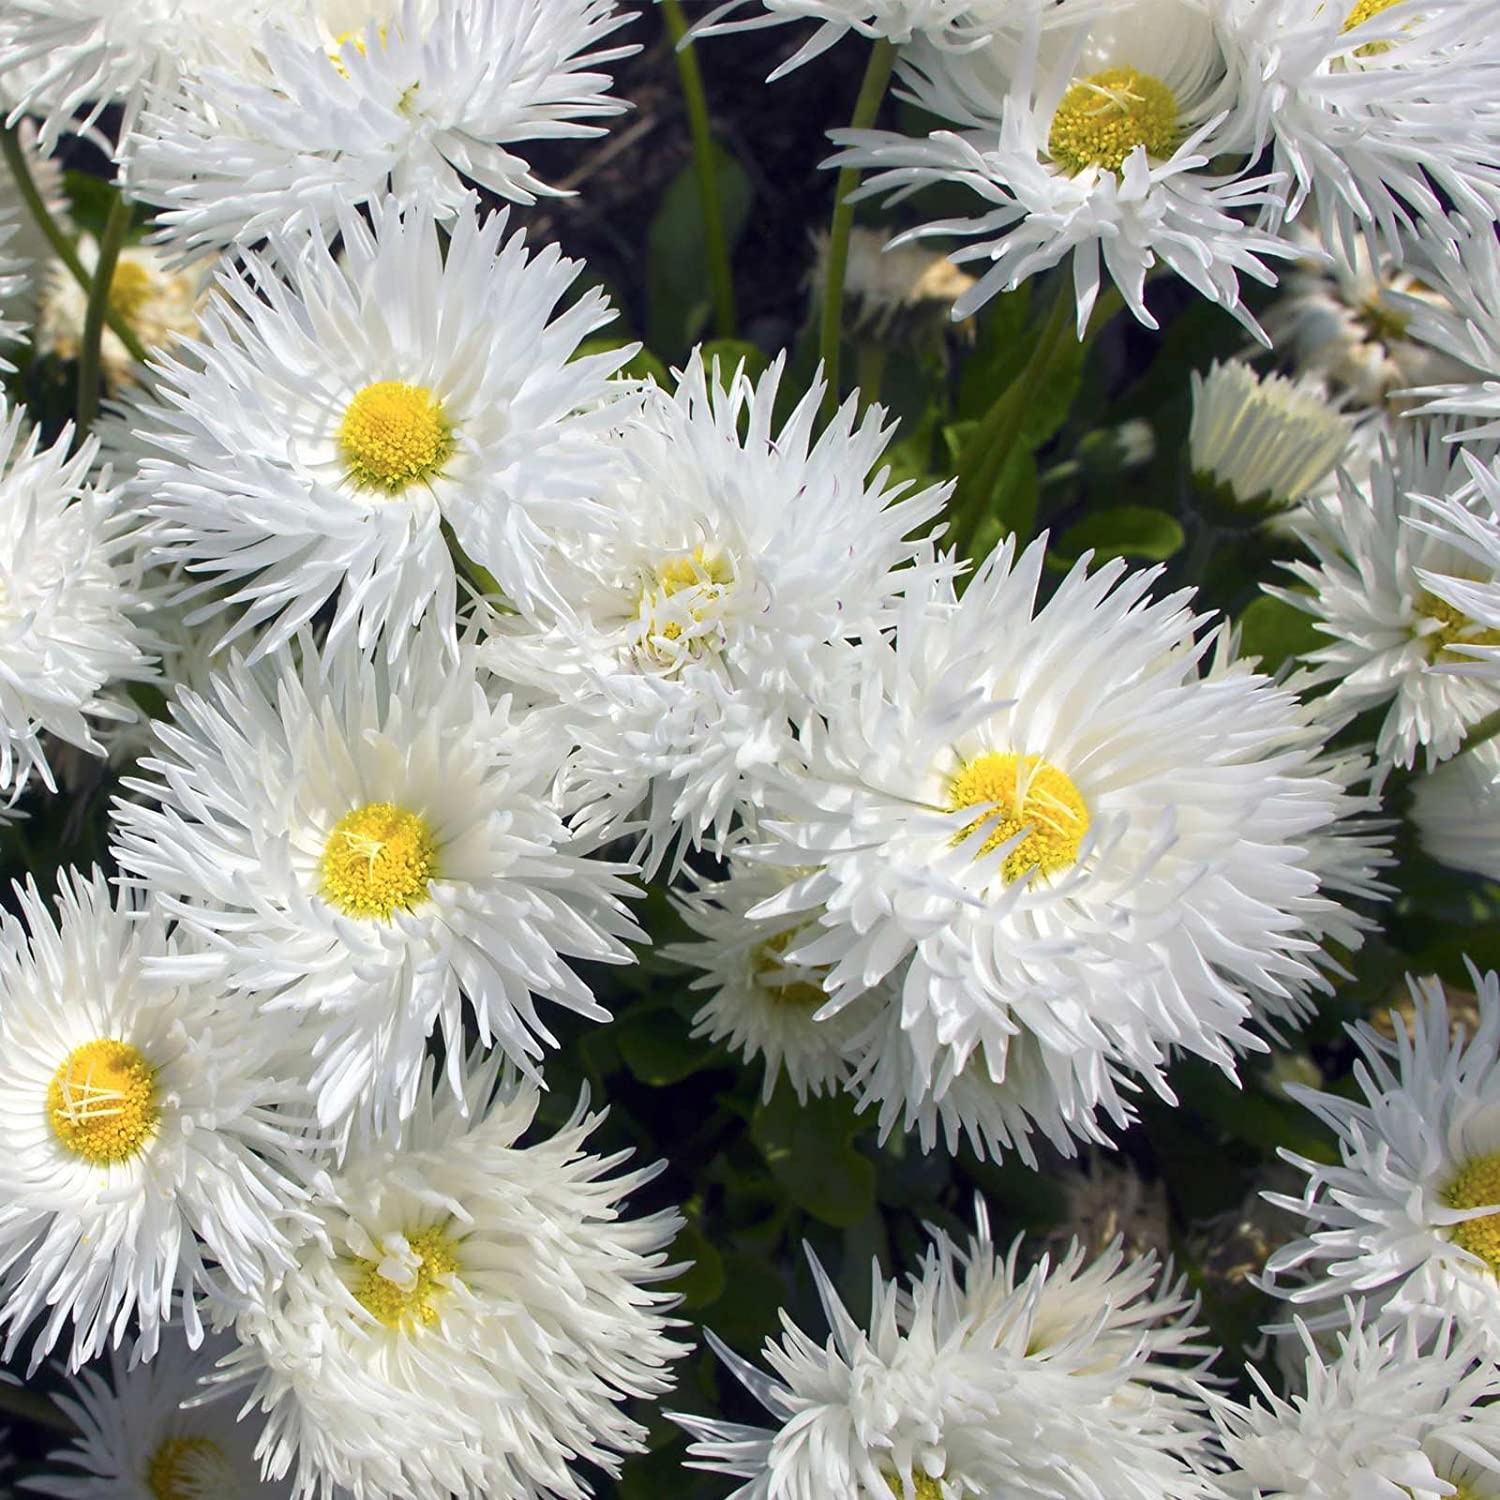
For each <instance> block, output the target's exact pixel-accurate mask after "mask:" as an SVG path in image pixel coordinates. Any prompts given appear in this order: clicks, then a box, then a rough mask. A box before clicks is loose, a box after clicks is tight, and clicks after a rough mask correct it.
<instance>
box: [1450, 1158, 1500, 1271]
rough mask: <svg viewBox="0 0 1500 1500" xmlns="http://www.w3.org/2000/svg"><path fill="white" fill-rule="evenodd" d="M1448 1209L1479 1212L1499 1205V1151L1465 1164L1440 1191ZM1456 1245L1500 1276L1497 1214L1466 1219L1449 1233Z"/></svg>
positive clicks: (1499, 1225) (1499, 1227)
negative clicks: (1466, 1209) (1477, 1210)
mask: <svg viewBox="0 0 1500 1500" xmlns="http://www.w3.org/2000/svg"><path fill="white" fill-rule="evenodd" d="M1443 1202H1444V1203H1446V1204H1447V1205H1448V1207H1449V1208H1482V1207H1484V1206H1485V1205H1486V1204H1488V1203H1500V1151H1491V1152H1490V1153H1489V1155H1488V1156H1476V1157H1475V1158H1474V1159H1473V1160H1472V1161H1468V1162H1465V1163H1464V1165H1463V1167H1462V1168H1461V1169H1460V1170H1459V1173H1458V1176H1457V1177H1455V1178H1454V1179H1453V1181H1452V1182H1450V1183H1449V1184H1448V1186H1447V1187H1446V1188H1444V1189H1443ZM1449 1233H1450V1235H1451V1236H1452V1239H1453V1243H1454V1244H1455V1245H1462V1246H1463V1248H1464V1249H1465V1250H1467V1251H1468V1252H1469V1253H1470V1254H1471V1255H1477V1256H1478V1257H1479V1258H1480V1260H1482V1261H1483V1262H1484V1263H1485V1264H1486V1265H1487V1266H1488V1267H1489V1268H1490V1270H1492V1271H1494V1272H1496V1273H1500V1212H1497V1213H1492V1214H1484V1215H1482V1216H1481V1217H1480V1218H1477V1219H1465V1220H1464V1221H1463V1223H1462V1224H1455V1225H1453V1226H1452V1228H1451V1229H1450V1230H1449Z"/></svg>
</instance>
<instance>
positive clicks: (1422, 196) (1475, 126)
mask: <svg viewBox="0 0 1500 1500" xmlns="http://www.w3.org/2000/svg"><path fill="white" fill-rule="evenodd" d="M1486 22H1487V18H1486V17H1485V16H1484V15H1483V13H1482V12H1479V11H1476V10H1475V9H1474V8H1473V6H1471V5H1470V4H1469V3H1468V0H1436V3H1434V4H1427V3H1425V0H1424V3H1422V4H1417V3H1416V0H1409V3H1403V0H1356V3H1354V4H1352V5H1349V4H1344V3H1339V4H1334V5H1329V4H1325V3H1324V0H1225V4H1224V5H1223V7H1222V35H1223V37H1224V40H1225V46H1226V48H1227V49H1228V50H1229V53H1230V56H1231V58H1232V62H1233V66H1234V67H1235V70H1236V72H1237V73H1238V74H1239V76H1240V78H1241V80H1242V88H1243V90H1244V98H1243V105H1242V110H1243V114H1244V116H1245V117H1246V118H1247V120H1248V121H1252V122H1253V127H1254V143H1255V146H1256V147H1257V148H1258V147H1260V146H1263V145H1265V144H1267V143H1270V144H1272V145H1273V146H1274V158H1273V162H1274V166H1275V169H1276V170H1277V171H1278V172H1279V173H1281V174H1283V175H1284V177H1285V178H1286V179H1287V180H1288V187H1287V190H1286V191H1283V192H1282V193H1280V194H1277V195H1272V196H1268V197H1267V198H1266V199H1265V200H1264V214H1265V217H1266V219H1267V221H1268V222H1269V223H1270V224H1271V225H1273V226H1279V225H1280V224H1281V223H1282V222H1283V220H1285V219H1292V218H1295V217H1296V216H1297V215H1298V213H1299V212H1300V211H1301V210H1302V208H1303V206H1304V204H1305V203H1306V201H1307V199H1308V198H1309V196H1312V198H1313V207H1314V209H1315V211H1316V212H1317V214H1318V219H1319V228H1320V231H1321V234H1322V237H1323V239H1324V241H1325V242H1326V243H1328V244H1329V245H1339V246H1341V247H1352V245H1353V242H1354V240H1355V239H1356V237H1357V236H1358V235H1360V234H1366V235H1368V236H1369V237H1371V238H1372V239H1375V240H1378V241H1379V243H1380V245H1381V247H1382V248H1383V249H1384V250H1386V251H1389V252H1391V253H1399V251H1400V247H1401V242H1402V237H1403V236H1404V235H1405V234H1407V233H1411V232H1413V231H1415V230H1416V229H1417V227H1418V225H1421V226H1422V227H1424V228H1429V229H1432V230H1435V231H1436V232H1437V233H1438V234H1439V235H1443V234H1445V233H1446V229H1447V226H1446V223H1445V222H1444V215H1445V200H1446V202H1447V203H1451V204H1452V205H1453V206H1455V207H1457V208H1458V209H1459V210H1460V211H1462V212H1464V213H1469V214H1474V215H1476V216H1490V217H1493V215H1494V213H1495V211H1496V208H1497V206H1500V166H1497V165H1496V163H1497V161H1500V116H1497V115H1496V113H1495V110H1494V108H1493V100H1494V90H1495V82H1496V77H1497V73H1500V48H1497V45H1496V38H1495V35H1494V32H1493V30H1492V28H1490V27H1489V26H1488V25H1487V24H1486ZM1314 189H1316V193H1314V191H1313V190H1314Z"/></svg>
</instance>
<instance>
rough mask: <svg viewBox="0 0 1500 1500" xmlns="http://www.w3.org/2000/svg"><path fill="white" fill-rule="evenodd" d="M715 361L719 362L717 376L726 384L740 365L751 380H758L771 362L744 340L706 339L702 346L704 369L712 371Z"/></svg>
mask: <svg viewBox="0 0 1500 1500" xmlns="http://www.w3.org/2000/svg"><path fill="white" fill-rule="evenodd" d="M715 359H717V360H718V361H719V376H720V378H721V379H722V380H724V381H725V382H726V383H727V382H728V381H729V379H730V377H731V376H732V375H733V374H734V372H735V370H736V369H737V368H738V367H739V366H740V364H741V363H743V364H744V366H745V374H746V375H748V376H749V377H750V379H751V380H759V379H760V377H761V376H762V375H764V374H765V373H766V371H767V370H768V369H770V367H771V361H770V360H768V359H767V358H766V357H765V355H764V354H762V353H761V351H760V350H759V349H757V348H756V347H755V345H754V344H750V343H746V341H745V340H744V339H706V340H705V341H704V344H703V365H704V368H705V369H712V368H713V362H714V360H715Z"/></svg>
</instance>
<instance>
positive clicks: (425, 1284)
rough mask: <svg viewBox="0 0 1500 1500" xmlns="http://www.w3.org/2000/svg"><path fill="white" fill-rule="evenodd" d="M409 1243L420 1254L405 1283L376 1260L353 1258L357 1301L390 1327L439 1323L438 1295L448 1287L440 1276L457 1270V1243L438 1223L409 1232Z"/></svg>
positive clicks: (416, 1254)
mask: <svg viewBox="0 0 1500 1500" xmlns="http://www.w3.org/2000/svg"><path fill="white" fill-rule="evenodd" d="M406 1243H407V1244H408V1245H410V1246H411V1252H412V1254H413V1255H415V1256H416V1257H417V1267H416V1270H415V1271H409V1272H408V1273H407V1274H408V1278H409V1280H408V1281H407V1282H405V1283H403V1282H400V1281H393V1280H391V1278H390V1277H389V1276H386V1275H383V1274H382V1273H381V1270H380V1267H379V1265H378V1264H377V1263H376V1262H375V1261H373V1260H361V1259H356V1260H355V1262H354V1269H355V1271H356V1272H357V1273H358V1277H357V1280H356V1281H355V1283H354V1287H353V1292H354V1298H355V1301H357V1302H358V1303H359V1305H360V1306H361V1307H362V1308H364V1310H365V1311H366V1312H367V1313H369V1314H370V1316H371V1317H372V1318H374V1319H375V1320H376V1321H377V1322H379V1323H383V1324H385V1326H386V1327H387V1328H399V1329H409V1328H411V1327H412V1326H413V1325H415V1324H417V1323H420V1324H422V1325H423V1327H429V1326H431V1325H432V1324H433V1323H436V1322H437V1319H438V1314H437V1305H436V1304H437V1298H438V1296H439V1294H440V1293H441V1292H443V1291H444V1290H445V1287H444V1284H443V1283H442V1282H441V1281H439V1280H438V1278H439V1277H440V1276H449V1275H454V1274H456V1273H457V1271H458V1246H457V1245H456V1244H454V1242H453V1241H452V1240H450V1239H449V1238H448V1236H447V1235H446V1234H444V1233H443V1231H442V1230H441V1229H440V1228H439V1227H438V1226H437V1225H435V1224H434V1225H433V1226H432V1227H431V1228H430V1229H422V1230H418V1232H417V1233H416V1234H411V1235H408V1236H407V1237H406Z"/></svg>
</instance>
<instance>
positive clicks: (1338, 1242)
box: [1266, 972, 1500, 1347]
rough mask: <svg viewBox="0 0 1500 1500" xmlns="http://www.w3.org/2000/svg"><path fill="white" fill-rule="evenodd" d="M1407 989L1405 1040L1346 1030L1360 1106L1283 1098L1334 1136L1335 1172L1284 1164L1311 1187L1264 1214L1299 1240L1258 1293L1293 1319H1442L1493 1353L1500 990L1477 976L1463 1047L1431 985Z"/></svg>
mask: <svg viewBox="0 0 1500 1500" xmlns="http://www.w3.org/2000/svg"><path fill="white" fill-rule="evenodd" d="M1411 988H1412V1000H1413V1006H1414V1012H1413V1018H1412V1022H1411V1026H1410V1029H1408V1027H1407V1025H1406V1022H1405V1021H1404V1020H1402V1019H1401V1018H1400V1017H1397V1018H1396V1019H1395V1028H1396V1030H1395V1036H1394V1039H1389V1038H1387V1037H1385V1036H1383V1035H1381V1033H1380V1032H1378V1031H1376V1030H1375V1029H1374V1028H1373V1027H1372V1026H1370V1025H1368V1024H1367V1023H1365V1022H1359V1023H1358V1024H1357V1025H1355V1026H1353V1027H1351V1028H1350V1034H1351V1035H1352V1036H1353V1038H1354V1041H1355V1044H1356V1045H1357V1047H1358V1048H1359V1052H1360V1056H1361V1062H1360V1064H1359V1065H1358V1066H1357V1068H1356V1070H1355V1079H1356V1082H1357V1083H1358V1086H1359V1096H1358V1097H1357V1098H1345V1097H1343V1096H1341V1095H1338V1094H1329V1093H1319V1092H1317V1091H1314V1090H1312V1089H1306V1088H1302V1087H1300V1086H1298V1085H1296V1084H1289V1085H1288V1086H1287V1091H1288V1092H1289V1093H1290V1094H1292V1096H1293V1097H1294V1098H1296V1099H1298V1100H1300V1101H1301V1102H1302V1103H1303V1104H1305V1105H1306V1106H1307V1108H1308V1109H1310V1110H1312V1111H1313V1113H1314V1114H1316V1115H1317V1116H1318V1118H1319V1119H1320V1120H1321V1121H1322V1122H1323V1123H1324V1124H1325V1125H1326V1126H1328V1128H1329V1129H1330V1130H1332V1131H1333V1133H1334V1135H1335V1136H1336V1137H1337V1139H1338V1148H1339V1160H1338V1162H1337V1163H1336V1164H1329V1163H1326V1162H1320V1161H1311V1160H1308V1159H1305V1158H1303V1157H1301V1156H1297V1155H1294V1154H1293V1153H1291V1152H1286V1151H1283V1152H1282V1155H1283V1156H1284V1157H1285V1158H1286V1160H1287V1161H1289V1162H1291V1163H1292V1164H1293V1165H1294V1166H1296V1167H1298V1168H1299V1169H1300V1170H1302V1171H1303V1172H1305V1173H1306V1174H1307V1185H1306V1187H1305V1189H1304V1191H1303V1193H1302V1196H1301V1197H1300V1198H1298V1197H1290V1196H1282V1195H1270V1197H1271V1201H1272V1202H1273V1203H1276V1204H1277V1205H1278V1206H1280V1207H1282V1208H1285V1209H1287V1210H1289V1211H1290V1212H1292V1213H1295V1214H1297V1215H1299V1216H1300V1217H1302V1218H1303V1219H1305V1220H1306V1222H1307V1227H1308V1233H1307V1235H1306V1236H1305V1237H1303V1238H1302V1239H1299V1240H1295V1241H1293V1242H1292V1243H1291V1244H1289V1245H1286V1246H1284V1247H1283V1248H1282V1249H1280V1250H1278V1251H1277V1252H1276V1253H1275V1254H1274V1255H1272V1257H1271V1258H1270V1260H1269V1261H1267V1263H1266V1279H1267V1283H1268V1285H1269V1287H1270V1289H1271V1290H1272V1291H1275V1292H1277V1293H1278V1294H1279V1295H1281V1296H1284V1297H1287V1298H1288V1299H1290V1300H1291V1301H1292V1302H1294V1303H1297V1304H1299V1305H1306V1304H1318V1303H1326V1302H1335V1301H1336V1299H1338V1298H1340V1297H1345V1296H1370V1297H1373V1298H1377V1299H1378V1301H1379V1307H1380V1312H1381V1315H1382V1317H1384V1318H1386V1319H1388V1320H1390V1321H1392V1322H1393V1323H1396V1324H1399V1323H1400V1321H1401V1320H1402V1319H1414V1320H1416V1319H1421V1320H1423V1321H1425V1320H1427V1319H1434V1320H1441V1319H1443V1318H1450V1317H1451V1318H1454V1319H1456V1320H1457V1321H1458V1322H1459V1323H1460V1324H1462V1325H1464V1326H1467V1327H1474V1328H1478V1329H1482V1330H1483V1331H1484V1332H1485V1334H1486V1336H1487V1338H1488V1339H1489V1340H1490V1341H1491V1343H1492V1346H1495V1347H1500V983H1497V980H1496V977H1495V975H1494V974H1486V975H1484V976H1483V978H1481V977H1480V976H1479V975H1478V973H1477V972H1476V973H1474V988H1475V990H1476V992H1477V1004H1478V1009H1479V1023H1478V1026H1477V1028H1476V1030H1475V1032H1474V1034H1473V1035H1472V1036H1466V1035H1465V1034H1464V1032H1463V1030H1462V1028H1460V1029H1459V1030H1458V1033H1457V1035H1455V1034H1454V1033H1453V1030H1452V1027H1451V1025H1450V1021H1449V1015H1448V1008H1447V1003H1446V1000H1445V997H1444V995H1443V989H1442V986H1441V985H1440V984H1439V983H1438V981H1437V980H1435V979H1425V980H1412V981H1411ZM1328 1318H1329V1319H1330V1320H1336V1319H1337V1318H1338V1314H1337V1313H1334V1312H1330V1313H1329V1314H1328Z"/></svg>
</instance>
